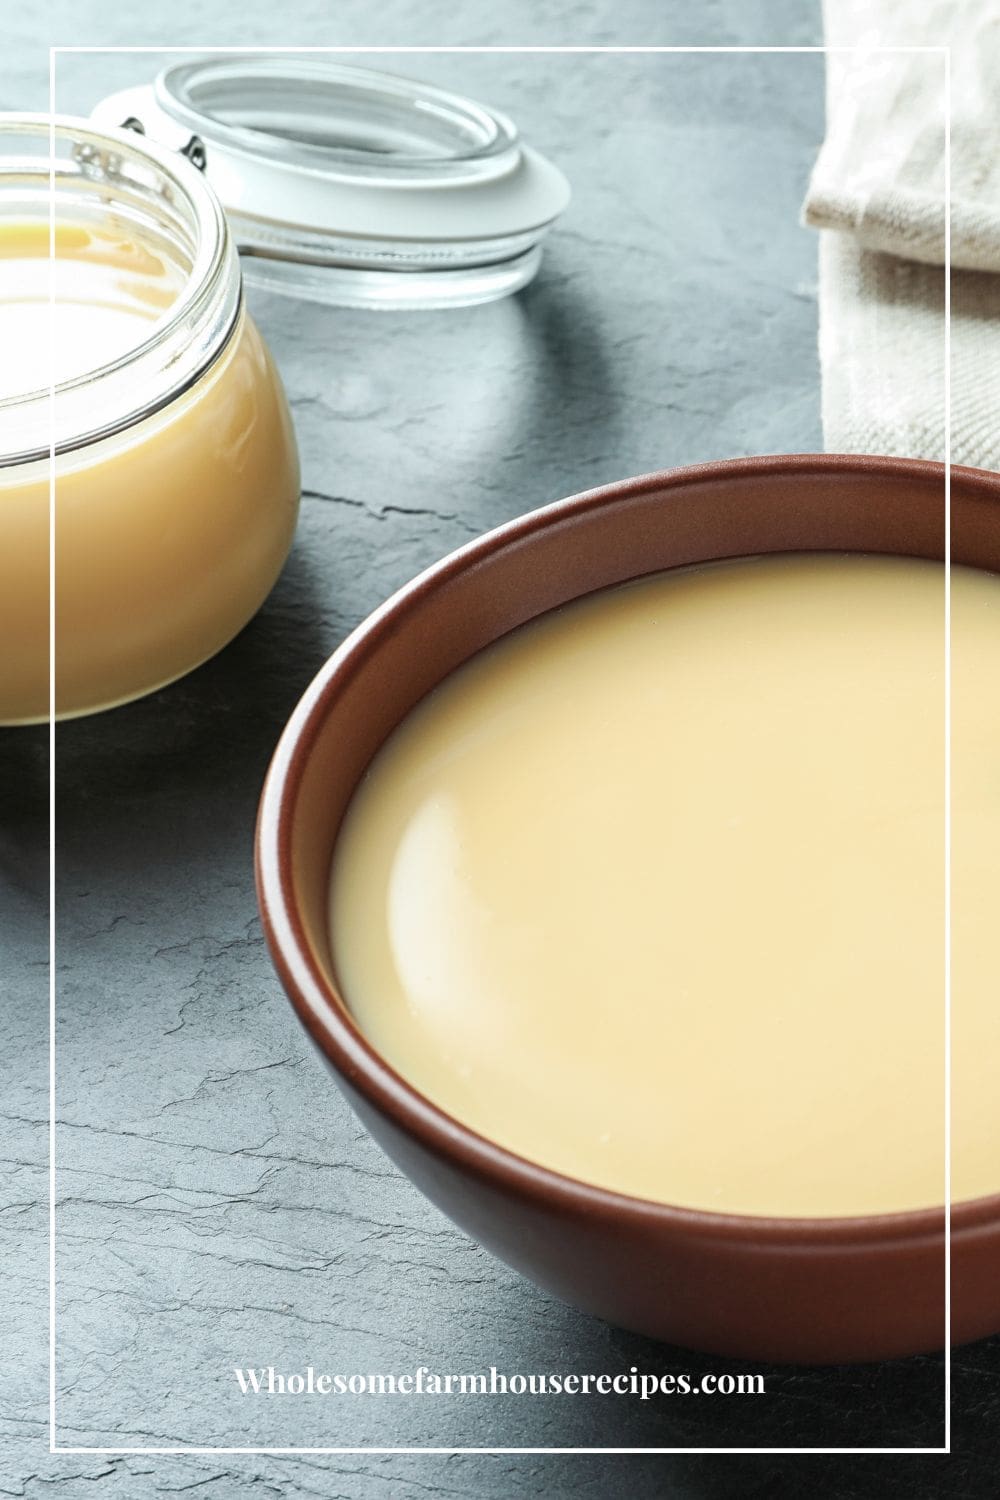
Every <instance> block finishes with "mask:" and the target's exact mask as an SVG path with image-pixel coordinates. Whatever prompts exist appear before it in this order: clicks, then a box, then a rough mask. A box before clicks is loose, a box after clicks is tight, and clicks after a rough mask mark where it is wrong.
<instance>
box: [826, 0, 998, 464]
mask: <svg viewBox="0 0 1000 1500" xmlns="http://www.w3.org/2000/svg"><path fill="white" fill-rule="evenodd" d="M824 18H825V26H826V41H827V46H828V47H830V48H844V49H851V50H846V51H831V52H829V53H828V54H827V138H826V141H825V142H824V145H823V148H822V151H821V152H820V156H819V159H818V160H817V163H816V167H815V170H814V172H813V176H812V180H811V182H810V184H809V190H808V194H807V196H806V202H805V207H804V212H803V216H804V218H805V221H806V223H808V224H813V225H815V226H816V227H818V228H819V229H821V230H822V234H821V237H820V240H821V243H820V362H821V366H822V372H823V432H824V441H825V443H826V447H827V448H828V449H829V450H831V451H839V452H869V453H871V452H882V453H899V454H906V455H909V456H913V457H924V458H941V457H942V456H943V453H944V411H945V384H944V352H945V318H944V306H945V303H944V290H945V288H944V271H943V260H944V244H945V233H944V224H945V218H944V207H945V205H944V192H945V171H944V150H945V135H944V117H945V73H944V58H943V55H942V54H940V53H933V52H926V53H921V52H894V53H890V52H885V51H881V50H878V49H882V48H888V47H920V46H926V47H936V46H945V45H950V47H951V49H952V52H951V73H952V173H951V185H952V194H951V208H952V213H951V233H952V247H951V248H952V266H953V268H959V269H953V271H952V287H951V291H952V327H951V356H952V358H951V376H952V402H951V409H952V459H953V461H954V462H955V463H966V464H974V465H977V466H979V467H983V468H998V469H1000V5H997V4H996V3H995V0H948V3H943V0H936V3H919V0H918V3H914V0H825V4H824Z"/></svg>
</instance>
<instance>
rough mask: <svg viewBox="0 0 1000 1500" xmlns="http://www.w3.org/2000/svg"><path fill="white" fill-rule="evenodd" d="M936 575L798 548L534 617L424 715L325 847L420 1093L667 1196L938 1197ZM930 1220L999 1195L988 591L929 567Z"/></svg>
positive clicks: (994, 607)
mask: <svg viewBox="0 0 1000 1500" xmlns="http://www.w3.org/2000/svg"><path fill="white" fill-rule="evenodd" d="M943 622H944V573H943V569H942V568H941V567H940V566H939V565H936V564H932V563H924V562H917V561H909V560H904V559H895V558H886V559H878V558H873V557H856V556H852V557H846V556H829V555H816V556H794V557H778V558H771V559H758V560H749V561H741V562H737V563H730V564H721V565H716V566H712V567H706V568H701V569H693V570H687V571H680V572H675V573H666V574H660V575H658V576H656V577H653V578H650V579H647V580H644V581H641V582H638V583H634V584H630V585H627V586H624V587H622V588H617V589H612V590H608V591H605V592H603V593H601V594H598V595H594V596H591V597H590V598H588V599H586V600H584V601H581V602H578V603H576V604H574V605H572V606H570V607H568V608H565V609H563V610H560V611H558V612H555V613H553V614H550V615H548V616H546V617H544V618H543V619H541V620H539V621H536V622H534V623H532V624H531V625H529V626H526V627H524V628H523V629H521V630H518V631H516V632H514V633H512V634H511V635H510V636H508V637H507V638H506V639H505V640H503V641H501V642H499V643H498V644H496V645H495V646H493V647H491V648H490V649H489V650H488V651H485V652H483V653H481V654H480V655H479V656H478V657H476V658H475V659H474V660H473V661H472V662H471V663H469V664H467V665H466V666H465V667H463V668H462V669H461V670H460V671H458V672H456V673H455V674H454V675H453V676H452V677H450V678H449V679H448V680H447V681H446V682H445V683H444V684H442V685H441V686H440V687H439V688H438V689H437V690H436V691H435V692H434V693H432V694H431V695H430V696H429V697H428V698H427V699H426V700H425V701H424V702H423V703H422V704H420V705H419V706H418V708H417V709H416V710H415V711H414V712H413V713H412V714H411V715H410V716H409V718H408V719H407V720H406V721H405V723H404V724H403V725H402V726H401V727H400V728H399V729H398V730H397V731H396V733H395V734H394V735H393V736H392V738H391V739H390V740H389V742H388V743H387V744H386V745H385V746H384V747H383V749H382V751H381V752H380V753H379V755H378V756H377V757H376V759H375V761H374V763H373V765H372V767H371V769H370V771H369V774H368V775H367V777H366V779H365V781H364V782H363V784H362V786H361V787H360V789H359V790H358V792H357V794H356V795H355V798H354V800H353V802H352V805H351V807H350V808H349V810H348V815H347V818H346V821H345V823H344V826H343V829H342V832H341V834H340V837H339V840H338V844H337V848H336V851H335V858H334V865H333V874H332V886H331V920H332V933H333V946H334V957H335V962H336V966H337V970H338V974H339V977H340V980H341V982H342V984H343V987H344V991H345V994H346V997H347V999H348V1002H349V1004H350V1006H351V1008H352V1010H353V1012H354V1014H355V1016H356V1017H357V1019H358V1022H359V1024H360V1025H361V1027H362V1029H363V1030H364V1032H365V1033H366V1034H367V1035H368V1037H369V1038H370V1039H371V1041H372V1042H373V1044H374V1045H375V1046H376V1048H378V1050H379V1051H380V1052H382V1053H383V1054H384V1055H385V1057H386V1058H387V1059H388V1060H389V1061H390V1062H391V1063H392V1064H393V1065H394V1066H395V1067H396V1069H397V1070H398V1071H399V1072H400V1073H402V1074H403V1075H404V1077H406V1078H407V1079H409V1080H410V1081H411V1082H412V1083H413V1084H414V1085H416V1087H417V1088H418V1089H420V1090H421V1091H422V1092H423V1093H424V1094H426V1095H427V1097H428V1098H430V1099H432V1100H433V1101H435V1102H436V1103H437V1104H439V1105H440V1106H442V1107H443V1108H444V1109H445V1110H447V1111H448V1112H449V1113H451V1114H452V1115H454V1116H455V1117H456V1118H458V1119H460V1120H462V1121H464V1122H465V1123H466V1124H467V1125H470V1126H471V1127H473V1128H474V1129H475V1130H477V1131H479V1132H480V1133H481V1134H483V1135H485V1136H487V1137H490V1138H491V1139H493V1140H496V1141H499V1142H501V1143H502V1144H503V1145H505V1146H507V1147H509V1148H510V1149H511V1150H513V1151H515V1152H518V1153H519V1154H521V1155H523V1156H525V1157H528V1158H530V1159H532V1160H534V1161H537V1162H541V1163H543V1164H545V1165H546V1166H549V1167H552V1168H555V1169H557V1170H559V1171H562V1172H565V1173H567V1174H569V1175H571V1176H574V1177H577V1178H581V1179H583V1180H585V1181H588V1182H591V1183H596V1184H600V1185H602V1186H605V1187H608V1188H613V1189H617V1190H619V1191H624V1192H626V1193H631V1194H636V1195H639V1196H641V1197H645V1198H650V1199H655V1200H659V1201H662V1202H669V1203H674V1204H679V1205H685V1206H689V1207H693V1208H701V1209H710V1210H719V1211H733V1212H741V1213H758V1214H777V1215H807V1216H812V1215H817V1216H825V1215H842V1214H847V1215H850V1214H865V1213H871V1212H880V1211H882V1212H888V1211H896V1210H905V1209H915V1208H920V1207H928V1206H932V1205H935V1204H939V1203H940V1202H941V1201H942V1199H943V1196H944V1192H943V1182H944V1149H943V1146H944V1087H943V1077H944V1033H945V1011H944V973H945V957H944V927H945V922H944V864H945V846H944V793H943V787H944V719H943V715H944V673H943V661H944V635H943ZM953 632H954V646H953V673H954V685H953V715H954V734H953V754H954V770H953V817H954V852H953V883H954V922H953V935H954V965H953V976H954V980H953V982H954V1002H953V1011H954V1021H953V1035H954V1064H953V1088H954V1111H953V1122H954V1125H953V1128H954V1151H953V1173H954V1177H953V1198H954V1199H956V1200H961V1199H968V1198H973V1197H978V1196H981V1195H984V1194H988V1193H993V1192H997V1191H1000V1082H998V1079H1000V986H998V979H997V971H998V959H997V946H996V915H997V911H998V910H1000V576H997V575H992V574H985V573H981V572H978V571H974V570H971V569H965V568H956V569H955V570H954V572H953Z"/></svg>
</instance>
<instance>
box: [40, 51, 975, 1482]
mask: <svg viewBox="0 0 1000 1500" xmlns="http://www.w3.org/2000/svg"><path fill="white" fill-rule="evenodd" d="M60 52H66V54H69V52H135V54H154V55H162V54H165V52H172V54H184V52H190V54H196V55H204V54H207V52H226V54H232V52H246V54H255V52H267V54H273V52H282V54H285V52H286V54H294V55H301V54H304V52H324V54H330V52H334V54H345V52H346V54H354V52H364V54H369V55H370V54H381V55H418V54H424V52H432V54H438V52H442V54H453V52H474V54H483V52H501V54H513V55H520V54H538V52H543V54H558V55H561V54H574V55H580V54H583V55H591V54H598V52H612V54H627V55H642V54H654V55H655V54H717V52H718V54H739V52H750V54H765V52H780V54H789V52H793V54H799V52H801V54H823V55H826V54H828V52H865V54H870V52H894V54H895V52H936V54H939V55H942V57H943V60H945V205H946V211H945V1446H943V1448H325V1446H324V1448H282V1446H267V1445H261V1446H246V1448H213V1446H198V1445H195V1446H162V1448H142V1446H127V1445H121V1446H112V1448H108V1446H91V1448H87V1446H78V1445H72V1446H63V1445H60V1443H57V1440H55V1433H57V1428H55V1368H57V1367H55V1290H57V1289H55V1202H57V1199H55V416H54V405H55V404H54V393H55V386H54V377H52V381H51V384H49V411H51V422H49V745H48V748H49V1134H48V1140H49V1164H48V1166H49V1206H48V1208H49V1454H150V1455H186V1454H229V1455H231V1454H258V1455H259V1454H270V1455H274V1457H282V1455H283V1457H289V1455H298V1454H301V1455H319V1454H328V1455H340V1457H345V1455H358V1457H361V1455H376V1457H378V1455H390V1454H400V1455H403V1454H409V1455H412V1454H436V1455H451V1454H496V1455H513V1454H525V1455H540V1454H582V1455H589V1454H616V1455H618V1454H619V1455H642V1454H663V1455H669V1454H676V1455H693V1454H705V1455H708V1454H732V1455H748V1457H750V1455H753V1457H765V1455H768V1454H771V1455H799V1454H802V1455H808V1454H825V1455H831V1457H834V1455H844V1457H847V1455H876V1454H885V1455H912V1457H922V1455H924V1457H927V1455H931V1454H934V1455H948V1454H951V1451H952V1448H951V1440H952V1437H951V1431H952V1430H951V1392H952V1352H951V1290H952V1256H951V1218H952V1214H951V1197H952V1194H951V1146H952V1139H951V1136H952V1133H951V1083H952V1055H951V1034H952V986H951V969H952V963H951V960H952V880H951V849H952V810H951V786H952V762H951V738H952V720H951V697H952V691H951V643H952V642H951V604H952V588H951V547H952V511H951V478H952V456H951V455H952V401H951V332H952V305H951V281H952V275H951V273H952V245H951V180H952V75H951V54H952V49H951V46H870V48H861V46H166V45H163V46H49V52H48V60H49V86H48V87H49V101H48V104H49V120H51V124H49V154H51V157H52V163H51V166H49V257H52V258H54V255H55V190H54V189H55V166H54V157H55V126H54V115H55V58H57V57H58V54H60ZM54 305H55V291H54V281H52V279H49V353H51V354H54V341H55V317H54ZM49 368H51V369H52V371H54V368H55V366H54V360H51V362H49Z"/></svg>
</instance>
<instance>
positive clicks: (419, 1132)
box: [257, 455, 1000, 1363]
mask: <svg viewBox="0 0 1000 1500" xmlns="http://www.w3.org/2000/svg"><path fill="white" fill-rule="evenodd" d="M945 526H946V491H945V476H944V471H943V468H942V466H941V465H940V464H936V463H930V462H922V461H917V460H903V459H888V458H866V457H854V456H836V455H793V456H783V457H775V458H750V459H735V460H729V461H723V462H718V463H709V464H703V465H699V466H697V467H693V468H686V469H676V470H672V471H668V472H665V473H661V474H653V475H649V476H646V477H643V478H639V479H631V480H626V481H624V482H622V483H620V484H613V485H608V486H606V487H604V488H603V489H598V490H592V491H590V492H588V493H586V494H583V495H578V496H575V497H574V498H572V499H569V500H564V501H561V502H559V503H558V504H556V505H552V506H548V507H546V508H545V509H543V510H540V511H535V512H533V513H532V514H530V515H527V516H523V517H521V518H520V519H518V520H515V521H512V522H510V523H509V524H508V525H504V526H501V527H500V528H499V529H497V530H496V531H492V532H490V533H489V534H488V535H486V536H483V537H481V538H479V539H478V540H476V541H473V542H472V543H470V544H469V545H468V546H466V547H463V548H462V549H461V550H460V551H458V552H456V553H453V554H452V555H451V556H450V557H447V558H445V559H444V561H443V562H441V563H439V564H437V565H436V566H435V567H433V568H431V569H430V570H429V571H428V572H426V573H424V574H422V575H421V576H420V577H419V578H417V579H415V580H414V582H412V583H410V584H409V585H407V586H406V587H405V588H404V589H402V590H401V591H400V592H399V593H398V594H396V595H395V596H394V597H393V598H392V599H390V600H389V601H388V603H387V604H385V605H383V606H382V608H381V609H379V610H377V611H376V612H375V613H374V614H373V615H372V616H370V618H369V619H368V620H366V621H365V622H364V624H362V625H361V626H360V627H359V629H358V630H356V631H355V632H354V633H353V635H351V636H350V638H349V639H348V640H347V641H345V643H344V644H343V645H342V646H341V648H340V649H339V650H338V651H337V652H336V654H335V655H334V656H333V657H331V659H330V660H329V661H328V662H327V663H326V665H325V666H324V667H323V669H322V671H321V672H320V673H319V675H318V676H317V678H316V679H315V681H314V682H313V684H312V685H311V687H310V688H309V690H308V691H307V693H306V694H305V696H304V698H303V699H302V701H301V703H300V704H299V706H298V708H297V709H296V711H295V713H294V714H293V716H292V718H291V720H290V722H289V724H288V727H287V729H286V730H285V733H284V735H283V736H282V739H281V741H280V743H279V745H278V748H277V751H276V753H275V756H274V760H273V762H272V765H271V768H270V771H269V774H268V777H267V782H266V785H265V788H264V792H263V796H262V800H261V808H260V816H259V820H258V829H257V878H258V892H259V899H260V907H261V913H262V918H263V923H264V930H265V933H266V936H267V941H268V944H269V946H270V950H271V954H272V957H273V960H274V963H275V965H276V967H277V970H278V973H279V975H280V976H281V980H282V982H283V984H284V987H285V989H286V990H287V992H288V995H289V997H290V999H291V1001H292V1004H293V1006H294V1007H295V1009H296V1011H297V1013H298V1015H299V1018H300V1020H301V1021H302V1023H303V1025H304V1026H305V1028H306V1030H307V1031H308V1033H309V1035H310V1036H311V1037H312V1039H313V1041H314V1042H315V1044H316V1046H317V1047H318V1048H319V1050H320V1052H321V1054H322V1055H323V1057H324V1058H325V1059H326V1061H327V1063H328V1064H329V1066H330V1068H331V1069H332V1070H333V1072H334V1074H335V1075H336V1078H337V1081H338V1083H339V1084H340V1086H341V1088H342V1089H343V1090H344V1091H345V1093H346V1094H347V1096H348V1098H349V1099H350V1101H351V1103H352V1104H353V1105H354V1107H355V1109H356V1110H357V1112H358V1114H359V1115H360V1117H361V1119H362V1120H363V1121H364V1122H365V1124H366V1125H367V1127H368V1128H369V1130H370V1131H371V1133H372V1134H373V1135H374V1136H375V1138H376V1139H377V1140H378V1141H379V1142H380V1143H381V1145H382V1146H383V1147H384V1149H385V1150H386V1151H387V1152H388V1154H389V1155H390V1156H391V1157H392V1158H393V1160H394V1161H396V1162H397V1163H398V1164H399V1166H400V1167H401V1168H402V1170H403V1171H404V1172H405V1173H406V1174H407V1176H408V1177H410V1178H411V1179H412V1180H413V1182H414V1183H416V1184H417V1186H418V1187H419V1188H421V1189H422V1190H423V1192H425V1193H426V1194H427V1196H428V1197H429V1198H431V1199H432V1200H433V1202H434V1203H436V1204H437V1205H438V1206H439V1207H440V1208H441V1209H443V1210H444V1212H445V1213H446V1214H448V1215H449V1216H450V1217H451V1218H452V1219H453V1220H454V1221H455V1222H456V1223H457V1224H459V1225H461V1226H462V1228H464V1229H465V1230H467V1231H468V1233H469V1234H470V1235H472V1236H473V1237H474V1238H475V1239H476V1240H478V1241H479V1242H480V1243H481V1244H483V1245H484V1246H486V1247H487V1248H488V1249H490V1250H491V1251H493V1252H494V1253H495V1254H496V1255H498V1256H500V1257H501V1259H503V1260H504V1261H506V1262H507V1263H508V1264H510V1265H511V1266H514V1267H516V1268H517V1269H518V1270H519V1271H521V1272H523V1273H524V1275H526V1276H528V1277H530V1278H531V1280H533V1281H534V1282H536V1283H537V1284H538V1285H540V1286H542V1287H544V1288H546V1289H547V1290H548V1291H550V1292H552V1293H554V1294H555V1295H557V1296H559V1297H561V1298H563V1299H565V1300H566V1301H567V1302H571V1303H574V1304H575V1305H576V1306H577V1307H579V1308H582V1309H583V1310H584V1311H586V1312H589V1313H593V1314H595V1315H597V1316H598V1317H601V1318H604V1319H606V1320H608V1321H609V1322H611V1323H615V1324H618V1325H620V1326H622V1327H624V1328H629V1329H633V1330H635V1331H638V1332H641V1333H644V1334H647V1335H650V1336H653V1337H655V1338H660V1339H664V1340H667V1341H669V1342H670V1343H673V1344H680V1345H686V1346H689V1347H691V1348H695V1349H701V1350H705V1351H709V1352H714V1353H719V1354H723V1355H728V1356H732V1357H736V1358H742V1359H750V1360H758V1361H765V1360H767V1361H771V1360H775V1361H801V1362H821V1363H833V1362H842V1361H857V1360H873V1359H882V1358H887V1357H892V1356H898V1355H906V1354H911V1353H917V1352H922V1351H927V1350H932V1349H937V1348H940V1347H941V1346H942V1345H943V1343H944V1341H945V1326H946V1325H945V1255H944V1226H945V1214H944V1209H943V1208H939V1209H931V1210H927V1211H921V1212H915V1213H894V1214H886V1215H884V1216H880V1217H866V1218H853V1219H770V1218H763V1217H751V1216H731V1215H724V1214H713V1213H702V1212H694V1211H690V1210H685V1209H679V1208H673V1207H669V1206H667V1205H664V1204H658V1203H651V1202H645V1201H641V1200H639V1199H635V1198H629V1197H626V1196H623V1195H618V1194H615V1193H612V1192H607V1191H604V1190H601V1189H598V1188H594V1187H590V1186H588V1185H586V1184H584V1183H581V1182H577V1181H573V1180H571V1179H569V1178H566V1177H562V1176H560V1175H559V1174H557V1173H555V1172H551V1171H548V1170H547V1169H544V1168H542V1167H539V1166H536V1165H534V1164H533V1163H531V1162H528V1161H526V1160H524V1159H522V1158H520V1157H517V1156H515V1155H513V1154H512V1153H511V1152H509V1151H506V1150H504V1149H503V1148H502V1147H500V1146H497V1145H495V1144H493V1143H492V1142H491V1141H488V1140H485V1139H483V1138H482V1137H480V1136H478V1135H476V1134H475V1133H474V1132H473V1131H471V1130H469V1129H467V1128H466V1127H465V1126H463V1125H462V1124H460V1123H459V1122H458V1121H456V1120H454V1119H452V1118H450V1117H449V1116H448V1115H447V1114H445V1113H444V1112H443V1111H442V1110H440V1109H438V1108H437V1107H436V1106H435V1105H433V1104H431V1103H430V1102H429V1101H428V1100H427V1099H425V1098H424V1097H423V1096H422V1095H421V1094H419V1093H418V1092H417V1090H416V1089H414V1088H413V1087H411V1086H410V1085H409V1084H408V1083H407V1082H406V1081H405V1080H404V1079H403V1078H401V1077H400V1076H399V1075H398V1074H397V1073H396V1072H395V1071H394V1070H393V1069H392V1068H391V1067H389V1066H388V1064H387V1063H386V1062H384V1061H383V1060H382V1058H381V1057H380V1056H379V1055H378V1054H377V1053H376V1052H375V1051H374V1049H373V1048H372V1047H371V1046H370V1045H369V1044H368V1042H367V1041H366V1040H365V1038H364V1036H363V1035H362V1034H361V1032H360V1031H359V1029H358V1028H357V1026H356V1025H355V1023H354V1021H353V1020H352V1018H351V1016H350V1014H349V1013H348V1010H347V1008H346V1006H345V1004H344V1001H343V999H342V998H341V996H340V994H339V992H338V988H337V980H336V976H335V972H334V966H333V962H332V958H331V953H330V942H329V935H328V932H327V915H326V913H327V888H328V879H329V870H330V860H331V853H332V849H333V845H334V841H335V838H336V835H337V831H338V828H339V825H340V821H341V818H342V816H343V813H344V811H345V809H346V807H347V804H348V802H349V800H350V798H351V795H352V793H353V791H354V789H355V787H356V785H357V783H358V781H359V779H360V778H361V776H362V775H363V774H364V771H365V768H366V766H367V765H368V763H369V762H370V760H371V759H372V756H373V755H374V754H375V752H376V751H377V750H378V748H379V746H380V745H381V744H382V742H383V741H384V740H385V738H386V736H387V735H388V734H389V733H390V732H391V731H392V729H393V728H394V727H395V726H396V725H397V724H398V723H399V722H400V720H401V719H402V718H403V717H404V716H405V715H406V714H407V713H408V712H409V710H410V709H411V708H412V707H413V706H414V704H416V703H417V702H418V700H419V699H421V698H422V697H423V696H424V695H425V694H426V693H427V692H429V691H430V690H431V689H432V688H433V687H434V686H435V685H436V684H437V683H438V682H440V681H441V679H442V678H443V677H445V676H446V675H447V674H448V673H449V672H451V671H453V670H454V669H455V668H456V667H457V666H459V665H460V664H461V663H462V662H464V661H465V660H466V659H467V658H468V657H470V656H472V655H473V654H474V653H475V652H476V651H478V650H480V649H481V648H482V647H484V646H486V645H488V644H489V643H490V642H492V641H494V640H496V639H497V638H498V637H499V636H501V635H503V634H504V633H505V632H507V631H509V630H512V629H514V628H515V627H516V626H518V625H521V624H523V623H524V622H525V621H527V620H530V619H532V618H533V617H534V616H536V615H538V614H541V613H543V612H544V611H545V610H549V609H552V608H554V607H556V606H558V605H561V604H563V603H565V602H567V601H568V600H571V599H575V598H577V597H579V596H580V595H583V594H587V593H589V592H591V591H592V590H594V589H599V588H603V587H605V586H607V585H610V584H615V583H620V582H623V581H624V580H626V579H631V578H636V577H639V576H641V575H642V574H645V573H650V572H655V571H658V570H660V569H663V568H671V567H677V566H682V565H687V564H691V563H699V562H706V561H710V560H714V559H720V558H729V557H741V556H748V555H752V554H759V553H770V552H795V551H801V550H808V551H816V550H827V551H830V550H833V551H838V552H839V551H852V552H868V553H891V554H899V555H904V556H913V557H922V558H934V559H942V558H943V557H944V555H945V554H944V546H945ZM951 541H952V556H953V559H954V561H955V562H960V563H968V564H971V565H973V566H975V567H980V568H986V569H989V570H991V571H1000V476H997V475H993V474H987V473H984V472H981V471H978V470H973V469H960V468H954V469H953V470H952V476H951ZM998 1062H1000V1059H998ZM998 1183H1000V1163H998ZM951 1247H952V1297H951V1333H952V1339H953V1341H954V1342H956V1343H960V1342H964V1341H967V1340H971V1339H976V1338H979V1337H983V1336H985V1335H987V1334H991V1333H995V1332H998V1331H1000V1193H998V1195H997V1196H995V1197H990V1198H984V1199H979V1200H976V1201H975V1202H967V1203H961V1204H956V1205H955V1206H954V1207H953V1209H952V1214H951Z"/></svg>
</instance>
